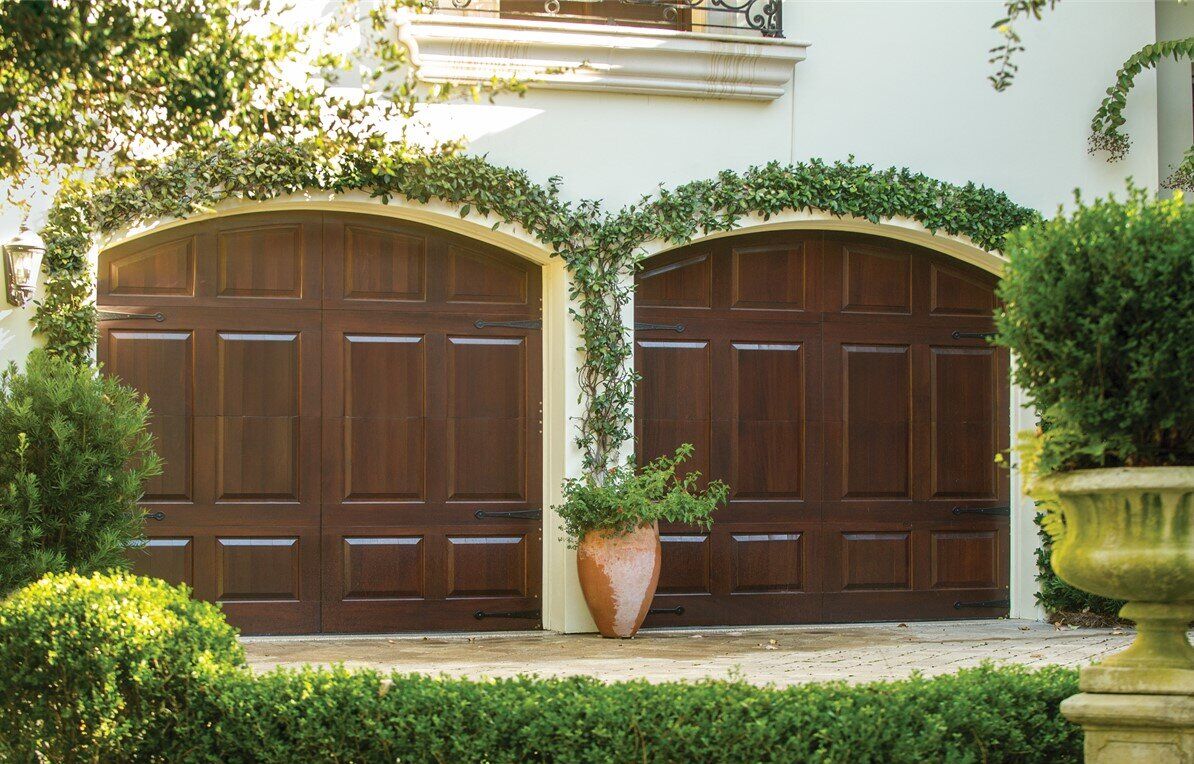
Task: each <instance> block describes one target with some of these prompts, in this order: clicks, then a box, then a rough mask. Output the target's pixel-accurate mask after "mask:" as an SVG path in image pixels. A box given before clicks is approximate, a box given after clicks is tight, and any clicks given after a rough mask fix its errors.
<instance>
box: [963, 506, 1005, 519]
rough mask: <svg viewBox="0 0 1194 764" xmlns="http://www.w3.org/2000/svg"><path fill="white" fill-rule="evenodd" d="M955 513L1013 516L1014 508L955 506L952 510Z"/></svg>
mask: <svg viewBox="0 0 1194 764" xmlns="http://www.w3.org/2000/svg"><path fill="white" fill-rule="evenodd" d="M951 511H952V512H953V513H954V514H955V515H992V516H996V517H1011V516H1012V508H1011V507H1009V506H1002V507H954V508H953V510H951Z"/></svg>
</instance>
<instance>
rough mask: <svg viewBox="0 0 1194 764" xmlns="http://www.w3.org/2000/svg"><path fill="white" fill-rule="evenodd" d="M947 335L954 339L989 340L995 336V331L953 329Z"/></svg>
mask: <svg viewBox="0 0 1194 764" xmlns="http://www.w3.org/2000/svg"><path fill="white" fill-rule="evenodd" d="M949 336H950V337H953V338H954V339H955V340H989V339H992V338H993V337H994V336H995V332H960V331H957V330H956V329H955V330H954V332H953V334H951V335H949Z"/></svg>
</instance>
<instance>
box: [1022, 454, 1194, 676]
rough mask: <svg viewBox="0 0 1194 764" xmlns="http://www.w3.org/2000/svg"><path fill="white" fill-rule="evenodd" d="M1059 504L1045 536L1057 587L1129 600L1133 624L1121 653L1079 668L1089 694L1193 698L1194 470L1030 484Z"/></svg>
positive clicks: (1075, 475) (1095, 473) (1113, 473)
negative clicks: (1057, 517)
mask: <svg viewBox="0 0 1194 764" xmlns="http://www.w3.org/2000/svg"><path fill="white" fill-rule="evenodd" d="M1037 487H1038V489H1043V490H1044V491H1048V492H1050V493H1053V494H1055V495H1056V496H1057V498H1058V503H1059V504H1060V515H1061V522H1060V523H1053V524H1052V526H1053V527H1051V528H1049V532H1050V535H1051V536H1052V537H1053V558H1052V559H1053V569H1054V570H1055V571H1057V575H1058V576H1060V577H1061V578H1062V580H1064V581H1066V582H1068V583H1070V584H1072V585H1074V586H1077V587H1078V588H1079V589H1085V590H1086V591H1088V592H1094V593H1095V594H1101V595H1103V596H1104V597H1114V598H1116V599H1123V600H1128V604H1126V605H1124V607H1123V609H1122V610H1120V611H1119V612H1120V616H1122V617H1123V618H1127V619H1130V620H1133V621H1135V622H1136V626H1137V636H1136V640H1135V641H1134V642H1133V643H1132V644H1131V645H1130V646H1129V647H1128V648H1127V649H1126V650H1124V651H1123V652H1121V653H1118V654H1116V655H1113V656H1111V657H1110V658H1108V659H1106V660H1105V661H1103V662H1102V663H1101V664H1099V665H1097V666H1094V667H1090V668H1087V669H1084V670H1083V672H1082V689H1083V690H1085V691H1087V692H1117V693H1192V692H1194V647H1191V645H1190V642H1189V640H1188V639H1187V638H1186V629H1187V628H1188V626H1189V624H1190V622H1191V621H1194V467H1140V468H1119V469H1100V470H1078V471H1075V472H1069V473H1063V474H1058V475H1052V476H1049V477H1047V478H1043V479H1042V480H1040V481H1039V482H1038V484H1037Z"/></svg>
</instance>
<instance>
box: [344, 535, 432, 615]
mask: <svg viewBox="0 0 1194 764" xmlns="http://www.w3.org/2000/svg"><path fill="white" fill-rule="evenodd" d="M343 544H344V548H343V558H344V571H343V576H344V599H365V600H368V599H412V598H416V599H417V598H422V597H423V596H424V594H425V591H426V584H425V580H426V575H425V571H424V564H425V559H424V549H425V547H426V542H425V541H424V540H423V537H421V536H382V537H347V538H344V539H343Z"/></svg>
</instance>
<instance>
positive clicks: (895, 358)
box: [841, 345, 912, 499]
mask: <svg viewBox="0 0 1194 764" xmlns="http://www.w3.org/2000/svg"><path fill="white" fill-rule="evenodd" d="M841 352H842V361H841V367H842V380H843V386H844V391H843V394H842V396H841V398H842V401H843V409H842V412H841V413H842V422H843V424H842V428H841V434H842V452H841V453H842V485H843V488H844V490H843V492H842V496H843V497H845V498H849V499H863V498H904V497H909V496H911V491H912V477H911V463H912V454H911V440H910V438H911V427H912V399H911V378H910V375H911V358H910V351H909V348H908V347H906V346H898V345H895V346H888V345H844V346H842V349H841Z"/></svg>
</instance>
